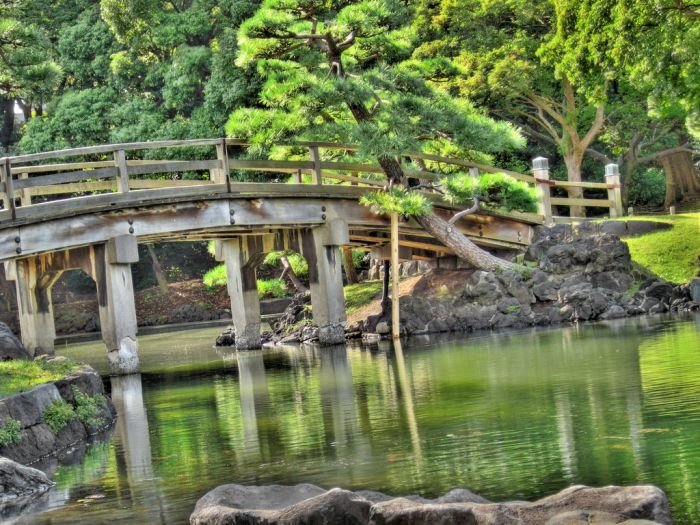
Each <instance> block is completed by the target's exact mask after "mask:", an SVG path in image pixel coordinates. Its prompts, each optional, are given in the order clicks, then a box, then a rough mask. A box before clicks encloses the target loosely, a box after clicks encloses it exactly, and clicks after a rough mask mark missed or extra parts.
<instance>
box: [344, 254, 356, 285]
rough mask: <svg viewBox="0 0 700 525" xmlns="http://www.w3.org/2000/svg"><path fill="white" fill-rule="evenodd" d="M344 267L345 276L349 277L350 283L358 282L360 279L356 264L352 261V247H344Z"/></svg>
mask: <svg viewBox="0 0 700 525" xmlns="http://www.w3.org/2000/svg"><path fill="white" fill-rule="evenodd" d="M343 269H344V270H345V277H347V279H348V284H357V283H358V282H360V280H359V279H358V278H357V272H356V271H355V265H354V264H353V262H352V248H343Z"/></svg>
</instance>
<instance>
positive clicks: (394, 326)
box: [391, 213, 401, 339]
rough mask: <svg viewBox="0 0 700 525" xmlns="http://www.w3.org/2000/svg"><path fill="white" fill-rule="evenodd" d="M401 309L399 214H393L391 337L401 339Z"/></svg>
mask: <svg viewBox="0 0 700 525" xmlns="http://www.w3.org/2000/svg"><path fill="white" fill-rule="evenodd" d="M400 323H401V320H400V309H399V214H398V213H392V214H391V337H392V339H399V338H400V337H401V324H400Z"/></svg>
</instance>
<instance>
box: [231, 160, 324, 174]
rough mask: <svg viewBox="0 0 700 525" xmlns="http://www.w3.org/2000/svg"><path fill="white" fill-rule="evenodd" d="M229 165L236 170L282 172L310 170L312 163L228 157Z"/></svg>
mask: <svg viewBox="0 0 700 525" xmlns="http://www.w3.org/2000/svg"><path fill="white" fill-rule="evenodd" d="M228 163H229V167H230V168H231V169H238V170H255V171H277V172H282V173H296V172H297V171H298V170H302V171H305V172H310V171H311V170H313V167H314V165H313V163H312V162H309V161H303V160H301V161H300V160H246V159H232V158H229V161H228Z"/></svg>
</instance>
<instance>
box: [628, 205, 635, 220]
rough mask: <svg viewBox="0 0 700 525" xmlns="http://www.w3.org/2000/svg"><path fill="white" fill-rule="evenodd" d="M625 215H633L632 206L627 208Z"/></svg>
mask: <svg viewBox="0 0 700 525" xmlns="http://www.w3.org/2000/svg"><path fill="white" fill-rule="evenodd" d="M627 215H629V216H630V217H632V216H633V215H634V208H633V207H632V206H630V207H629V208H627Z"/></svg>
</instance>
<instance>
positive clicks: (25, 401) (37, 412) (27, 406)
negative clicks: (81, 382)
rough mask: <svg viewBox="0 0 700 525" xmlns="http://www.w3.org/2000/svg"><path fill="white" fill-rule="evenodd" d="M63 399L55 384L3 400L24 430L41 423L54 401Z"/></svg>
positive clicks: (11, 415)
mask: <svg viewBox="0 0 700 525" xmlns="http://www.w3.org/2000/svg"><path fill="white" fill-rule="evenodd" d="M60 399H61V395H60V394H59V393H58V389H57V388H56V386H55V385H54V384H53V383H46V384H43V385H39V386H37V387H34V388H32V389H31V390H29V391H28V392H22V393H21V394H16V395H14V396H10V397H8V398H5V399H3V400H2V403H3V404H4V405H5V406H6V407H7V410H8V412H9V414H10V417H11V418H12V419H16V420H17V421H19V422H20V424H21V425H22V427H23V428H26V427H30V426H32V425H37V424H39V423H41V418H42V414H43V413H44V410H46V409H47V408H48V407H49V405H51V404H52V403H53V402H54V401H58V400H60Z"/></svg>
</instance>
